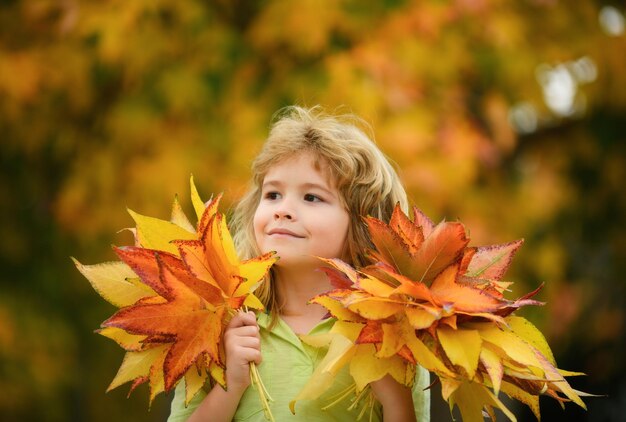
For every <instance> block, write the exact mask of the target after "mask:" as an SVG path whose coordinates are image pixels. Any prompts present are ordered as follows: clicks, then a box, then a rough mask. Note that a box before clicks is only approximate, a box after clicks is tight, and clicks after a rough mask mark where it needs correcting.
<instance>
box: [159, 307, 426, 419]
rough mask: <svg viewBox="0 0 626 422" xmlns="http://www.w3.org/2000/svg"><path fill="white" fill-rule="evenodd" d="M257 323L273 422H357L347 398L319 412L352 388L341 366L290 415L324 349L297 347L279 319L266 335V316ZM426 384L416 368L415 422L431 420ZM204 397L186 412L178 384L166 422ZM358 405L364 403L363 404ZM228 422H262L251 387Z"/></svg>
mask: <svg viewBox="0 0 626 422" xmlns="http://www.w3.org/2000/svg"><path fill="white" fill-rule="evenodd" d="M334 322H335V320H334V319H325V320H323V321H321V322H320V323H319V324H317V325H316V326H315V327H313V329H312V330H311V332H310V333H309V334H310V335H314V334H322V333H326V332H328V331H329V330H330V328H331V327H332V325H333V323H334ZM258 323H259V327H260V335H261V347H262V353H263V362H261V364H260V365H259V366H258V369H259V374H260V376H261V379H262V380H263V383H264V384H265V387H266V388H267V390H268V393H269V395H270V396H271V397H272V398H273V399H274V401H273V402H272V403H270V407H271V410H272V414H273V415H274V419H275V420H276V421H280V422H282V421H294V422H295V421H307V422H317V421H319V422H322V421H324V422H327V421H346V422H347V421H355V420H356V419H357V416H358V414H359V412H360V410H361V407H358V408H357V409H353V410H351V411H350V410H348V407H349V406H350V400H349V398H348V399H344V400H343V401H341V402H339V403H337V404H335V405H334V406H332V407H330V408H329V409H327V410H322V407H324V406H326V405H328V404H329V403H331V402H332V397H333V396H334V395H337V394H338V393H339V392H341V391H343V390H344V389H346V388H347V387H348V386H349V385H351V384H352V383H353V381H352V378H351V377H350V375H349V373H348V368H347V367H344V368H343V369H342V370H341V371H340V372H339V373H338V374H337V376H336V378H335V381H334V383H333V385H332V386H331V387H330V388H329V390H328V391H327V392H325V393H324V394H323V395H322V396H321V397H319V398H318V399H316V400H302V401H298V402H297V403H296V414H295V415H292V414H291V412H290V410H289V402H290V401H291V400H292V399H293V398H294V397H295V396H296V395H297V394H298V392H299V391H300V390H301V389H302V387H303V386H304V385H305V384H306V382H307V381H308V380H309V378H310V377H311V374H312V373H313V370H314V369H315V367H316V366H317V365H318V364H319V363H320V362H321V360H322V359H323V357H324V353H325V350H324V349H318V348H314V347H310V346H308V345H307V344H304V343H302V342H301V341H300V339H299V338H298V336H297V335H296V334H295V333H294V332H293V330H292V329H291V328H290V327H289V326H288V325H287V324H286V323H285V322H284V321H283V320H281V319H279V320H278V323H277V324H276V325H275V326H274V327H273V328H272V330H271V331H270V330H268V328H267V327H268V326H269V324H270V317H269V316H268V315H266V314H259V316H258ZM429 379H430V376H429V373H428V371H426V370H425V369H424V368H421V367H418V371H417V374H416V376H415V384H414V387H413V404H414V407H415V415H416V417H417V420H418V421H419V422H422V421H426V422H428V421H429V420H430V390H426V391H424V389H425V388H426V387H428V385H429V384H430V381H429ZM205 397H206V392H205V391H204V390H200V392H199V393H198V394H197V395H196V396H195V397H194V398H193V399H192V400H191V402H190V403H189V406H188V407H185V386H184V381H183V382H181V383H179V385H178V386H177V387H176V392H175V394H174V399H173V400H172V408H171V414H170V417H169V419H168V422H179V421H185V420H187V418H188V417H189V416H191V414H192V413H193V412H194V410H195V409H196V408H197V407H198V406H199V405H200V403H201V402H202V400H203V399H204V398H205ZM362 401H363V402H365V400H362ZM368 412H369V411H368ZM233 420H235V421H255V422H257V421H258V422H265V418H264V415H263V410H262V407H261V402H260V401H259V396H258V393H257V391H256V390H255V389H254V388H251V387H250V388H248V389H246V391H245V392H244V394H243V396H242V397H241V400H240V402H239V406H238V407H237V411H236V413H235V417H234V419H233ZM362 420H365V421H368V420H370V419H369V413H366V414H365V415H364V417H363V419H362ZM371 420H372V421H382V409H381V406H380V404H378V403H377V404H376V405H375V406H374V414H373V415H372V419H371Z"/></svg>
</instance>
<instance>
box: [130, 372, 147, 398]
mask: <svg viewBox="0 0 626 422" xmlns="http://www.w3.org/2000/svg"><path fill="white" fill-rule="evenodd" d="M148 380H149V378H148V377H147V376H145V377H139V378H135V380H134V381H133V383H132V384H131V385H130V389H129V390H128V394H127V395H126V398H129V397H130V395H131V393H132V392H133V391H135V388H137V387H139V386H140V385H141V384H144V383H146V382H148Z"/></svg>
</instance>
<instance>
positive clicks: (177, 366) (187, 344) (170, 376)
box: [163, 308, 226, 391]
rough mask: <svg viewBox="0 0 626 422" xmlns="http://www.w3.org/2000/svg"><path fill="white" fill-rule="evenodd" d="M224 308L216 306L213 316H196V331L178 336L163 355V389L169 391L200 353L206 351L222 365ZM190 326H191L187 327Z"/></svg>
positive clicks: (213, 359)
mask: <svg viewBox="0 0 626 422" xmlns="http://www.w3.org/2000/svg"><path fill="white" fill-rule="evenodd" d="M225 311H226V308H218V309H217V311H216V314H215V317H213V318H198V319H199V321H198V322H199V323H198V324H197V325H196V326H195V328H196V330H197V331H198V333H196V334H195V335H194V334H190V333H184V334H187V335H188V336H189V337H188V338H185V339H181V338H180V337H181V336H179V337H178V338H177V341H176V343H174V344H173V345H172V347H171V348H170V351H169V352H168V354H167V356H166V357H165V364H164V366H163V376H164V381H165V390H166V391H170V390H171V389H172V388H173V387H174V386H175V385H176V383H177V382H178V380H179V379H180V378H181V377H182V376H183V375H184V374H185V372H187V370H188V369H189V367H190V366H191V365H192V364H193V363H194V362H195V360H196V359H197V358H198V356H200V355H201V354H202V353H207V354H208V355H209V356H210V357H211V360H212V361H214V362H216V363H217V364H218V365H223V362H222V361H221V359H220V354H219V343H220V342H221V337H220V336H221V333H222V318H223V317H224V313H225ZM189 328H191V327H189Z"/></svg>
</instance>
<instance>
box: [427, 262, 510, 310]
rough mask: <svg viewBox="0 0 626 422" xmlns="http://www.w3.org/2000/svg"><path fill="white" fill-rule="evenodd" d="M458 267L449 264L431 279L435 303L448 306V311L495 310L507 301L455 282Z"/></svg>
mask: <svg viewBox="0 0 626 422" xmlns="http://www.w3.org/2000/svg"><path fill="white" fill-rule="evenodd" d="M457 274H458V267H457V266H455V265H451V266H450V267H448V268H446V269H445V270H444V271H443V272H442V273H441V274H439V276H438V277H437V278H436V279H435V281H433V284H432V286H431V287H430V291H431V293H432V295H433V299H434V301H435V303H437V304H438V305H439V306H441V307H443V308H444V309H445V308H446V307H448V308H450V309H449V310H448V312H451V311H459V312H495V311H497V310H498V309H500V308H501V307H502V306H504V305H505V304H506V303H507V302H504V303H503V302H502V301H501V300H498V299H497V298H494V297H493V296H490V295H489V294H487V293H485V292H484V291H482V290H479V289H474V288H472V287H468V286H463V285H461V284H458V283H457V282H456V276H457Z"/></svg>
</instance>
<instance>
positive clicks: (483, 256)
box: [466, 239, 524, 280]
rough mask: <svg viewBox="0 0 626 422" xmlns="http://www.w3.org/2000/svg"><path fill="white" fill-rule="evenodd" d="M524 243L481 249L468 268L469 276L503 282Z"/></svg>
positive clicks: (518, 241) (516, 242) (482, 247)
mask: <svg viewBox="0 0 626 422" xmlns="http://www.w3.org/2000/svg"><path fill="white" fill-rule="evenodd" d="M522 243H524V240H522V239H520V240H516V241H514V242H509V243H504V244H501V245H492V246H481V247H479V248H478V249H477V250H476V253H475V254H474V256H473V257H472V260H471V262H470V263H469V266H468V267H467V272H466V273H467V275H468V276H470V277H480V278H487V279H493V280H501V279H502V277H503V276H504V274H505V273H506V271H507V270H508V268H509V266H510V265H511V260H512V259H513V255H515V252H517V250H518V249H519V247H520V246H521V245H522Z"/></svg>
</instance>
